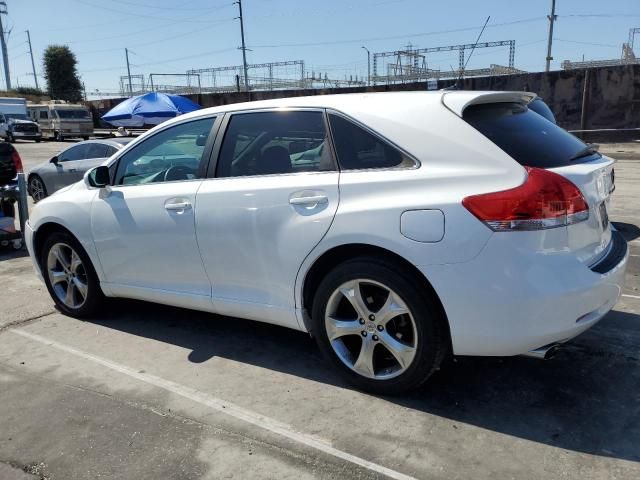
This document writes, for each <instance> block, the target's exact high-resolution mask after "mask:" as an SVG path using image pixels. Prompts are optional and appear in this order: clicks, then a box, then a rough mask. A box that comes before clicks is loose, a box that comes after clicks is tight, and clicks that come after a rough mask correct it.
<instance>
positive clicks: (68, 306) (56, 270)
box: [40, 232, 104, 318]
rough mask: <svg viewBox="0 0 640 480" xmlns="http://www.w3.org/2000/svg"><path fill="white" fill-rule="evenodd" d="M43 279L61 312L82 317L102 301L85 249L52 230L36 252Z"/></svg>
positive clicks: (95, 308) (68, 235)
mask: <svg viewBox="0 0 640 480" xmlns="http://www.w3.org/2000/svg"><path fill="white" fill-rule="evenodd" d="M40 268H41V270H42V276H43V277H44V282H45V284H46V286H47V290H49V294H50V295H51V298H52V299H53V301H54V302H55V303H56V306H57V307H58V308H59V309H60V310H61V311H62V312H63V313H65V314H67V315H69V316H71V317H76V318H84V317H88V316H91V315H93V314H95V313H96V312H97V311H98V310H99V309H100V307H101V305H102V304H103V302H104V294H103V293H102V290H101V289H100V282H99V280H98V276H97V275H96V272H95V270H94V268H93V265H92V264H91V260H90V259H89V256H88V255H87V252H86V251H85V250H84V248H82V245H80V242H78V241H77V240H76V239H75V238H74V237H73V236H72V235H70V234H69V233H66V232H54V233H53V234H51V235H50V236H49V237H48V238H47V239H46V240H45V242H44V245H43V247H42V250H41V252H40Z"/></svg>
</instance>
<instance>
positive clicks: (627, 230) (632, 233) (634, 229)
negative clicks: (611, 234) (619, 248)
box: [612, 222, 640, 242]
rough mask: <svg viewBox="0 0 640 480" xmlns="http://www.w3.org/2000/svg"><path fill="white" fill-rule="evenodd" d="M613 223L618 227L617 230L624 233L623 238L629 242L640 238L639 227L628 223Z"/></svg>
mask: <svg viewBox="0 0 640 480" xmlns="http://www.w3.org/2000/svg"><path fill="white" fill-rule="evenodd" d="M612 223H613V225H614V226H615V227H616V230H618V231H619V232H620V233H622V236H623V237H624V239H625V240H626V241H627V242H630V241H631V240H635V239H636V238H638V237H640V227H638V226H637V225H635V224H633V223H626V222H612Z"/></svg>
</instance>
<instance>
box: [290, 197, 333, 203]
mask: <svg viewBox="0 0 640 480" xmlns="http://www.w3.org/2000/svg"><path fill="white" fill-rule="evenodd" d="M328 201H329V199H328V198H327V196H326V195H313V196H310V197H294V198H290V199H289V203H290V204H291V205H318V204H321V203H327V202H328Z"/></svg>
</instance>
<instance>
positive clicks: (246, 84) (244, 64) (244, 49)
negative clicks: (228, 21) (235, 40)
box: [233, 0, 249, 92]
mask: <svg viewBox="0 0 640 480" xmlns="http://www.w3.org/2000/svg"><path fill="white" fill-rule="evenodd" d="M233 3H237V4H238V9H239V10H240V16H239V17H238V19H240V36H241V37H242V47H240V50H242V68H243V70H244V88H245V89H246V90H247V92H248V91H249V75H248V74H247V47H246V46H245V44H244V20H243V18H242V0H238V1H237V2H233Z"/></svg>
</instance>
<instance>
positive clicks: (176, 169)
mask: <svg viewBox="0 0 640 480" xmlns="http://www.w3.org/2000/svg"><path fill="white" fill-rule="evenodd" d="M189 175H193V168H190V167H186V166H184V165H175V166H173V167H169V168H167V171H166V172H164V181H165V182H171V181H175V180H189Z"/></svg>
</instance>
